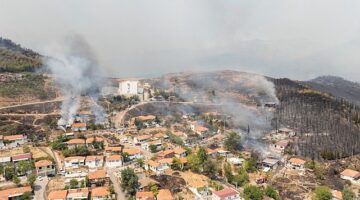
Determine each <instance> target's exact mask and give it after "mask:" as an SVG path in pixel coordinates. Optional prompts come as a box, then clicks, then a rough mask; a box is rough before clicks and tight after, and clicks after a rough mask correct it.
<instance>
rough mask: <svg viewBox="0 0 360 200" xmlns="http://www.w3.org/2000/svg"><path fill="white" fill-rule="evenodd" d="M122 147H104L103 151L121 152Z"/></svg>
mask: <svg viewBox="0 0 360 200" xmlns="http://www.w3.org/2000/svg"><path fill="white" fill-rule="evenodd" d="M121 149H122V147H105V151H112V152H121Z"/></svg>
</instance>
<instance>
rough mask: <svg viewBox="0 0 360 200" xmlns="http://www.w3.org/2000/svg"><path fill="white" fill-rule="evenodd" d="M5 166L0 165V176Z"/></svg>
mask: <svg viewBox="0 0 360 200" xmlns="http://www.w3.org/2000/svg"><path fill="white" fill-rule="evenodd" d="M4 170H5V166H4V165H2V164H0V174H4Z"/></svg>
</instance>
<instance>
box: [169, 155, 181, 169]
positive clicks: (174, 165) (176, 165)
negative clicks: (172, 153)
mask: <svg viewBox="0 0 360 200" xmlns="http://www.w3.org/2000/svg"><path fill="white" fill-rule="evenodd" d="M181 167H182V164H181V161H180V159H179V158H177V157H174V158H173V161H172V163H171V169H173V170H181Z"/></svg>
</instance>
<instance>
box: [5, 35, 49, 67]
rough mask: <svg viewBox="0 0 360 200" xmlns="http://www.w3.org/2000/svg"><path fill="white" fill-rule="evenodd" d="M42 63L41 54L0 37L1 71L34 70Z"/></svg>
mask: <svg viewBox="0 0 360 200" xmlns="http://www.w3.org/2000/svg"><path fill="white" fill-rule="evenodd" d="M41 65H42V63H41V55H40V54H38V53H36V52H34V51H32V50H30V49H26V48H23V47H21V46H20V45H19V44H16V43H14V42H13V41H11V40H9V39H4V38H1V37H0V72H33V71H35V70H36V69H37V68H39V67H40V66H41Z"/></svg>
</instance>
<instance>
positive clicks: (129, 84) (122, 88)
mask: <svg viewBox="0 0 360 200" xmlns="http://www.w3.org/2000/svg"><path fill="white" fill-rule="evenodd" d="M138 84H139V81H136V80H123V81H120V82H119V89H118V94H119V95H125V96H133V95H137V94H138Z"/></svg>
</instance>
